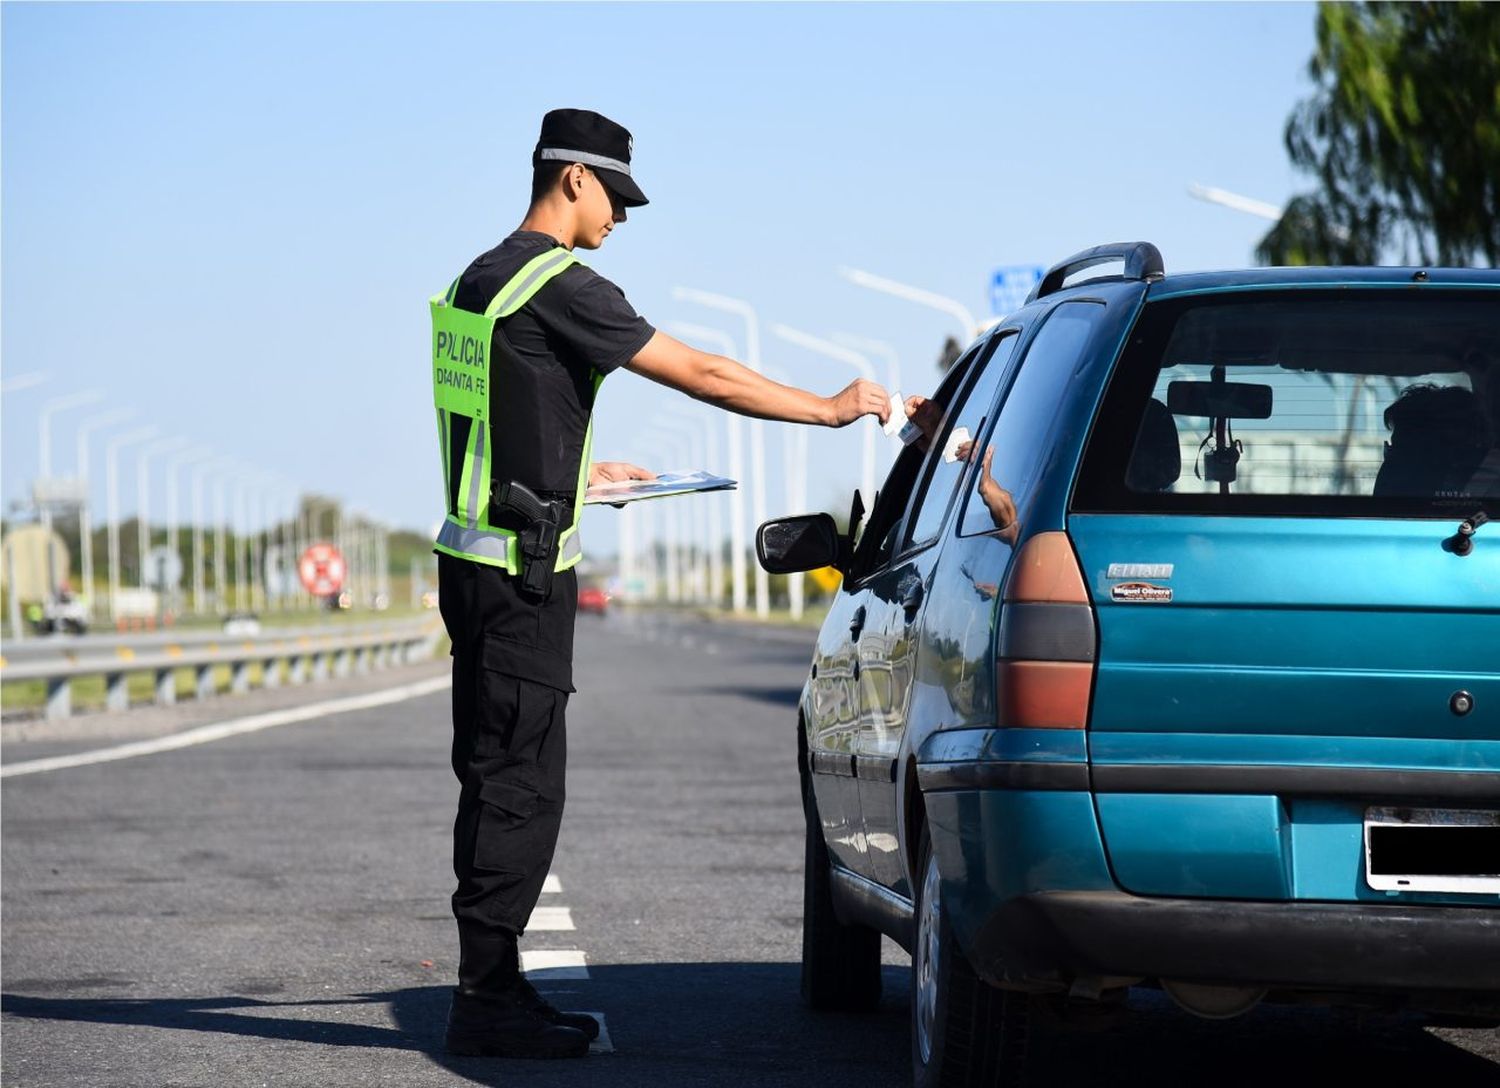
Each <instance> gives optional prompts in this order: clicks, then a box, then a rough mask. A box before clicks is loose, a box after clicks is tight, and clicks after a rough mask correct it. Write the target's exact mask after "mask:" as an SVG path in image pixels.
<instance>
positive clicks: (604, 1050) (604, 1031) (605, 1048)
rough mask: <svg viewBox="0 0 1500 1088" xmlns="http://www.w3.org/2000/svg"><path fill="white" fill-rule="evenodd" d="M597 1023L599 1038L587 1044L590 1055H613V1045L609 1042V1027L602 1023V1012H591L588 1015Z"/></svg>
mask: <svg viewBox="0 0 1500 1088" xmlns="http://www.w3.org/2000/svg"><path fill="white" fill-rule="evenodd" d="M588 1015H589V1016H592V1017H593V1018H594V1019H595V1020H597V1021H599V1038H597V1039H595V1040H594V1041H593V1042H592V1043H590V1044H589V1053H590V1054H613V1053H614V1052H615V1044H614V1043H612V1042H610V1041H609V1025H608V1024H606V1023H605V1022H604V1014H603V1013H602V1012H591V1013H589V1014H588Z"/></svg>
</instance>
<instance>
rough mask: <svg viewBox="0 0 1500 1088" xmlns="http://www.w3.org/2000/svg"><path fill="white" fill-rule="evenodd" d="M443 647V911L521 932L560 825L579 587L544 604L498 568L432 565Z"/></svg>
mask: <svg viewBox="0 0 1500 1088" xmlns="http://www.w3.org/2000/svg"><path fill="white" fill-rule="evenodd" d="M438 601H439V608H440V609H441V611H442V614H443V622H444V624H445V625H446V626H447V628H448V634H449V636H450V637H451V638H452V640H453V651H452V652H453V753H452V758H453V773H454V774H455V775H457V776H458V781H459V786H460V789H459V799H458V816H457V818H456V819H455V821H454V824H453V873H454V875H455V876H456V877H457V878H458V887H457V889H456V890H455V891H454V893H453V914H454V917H455V918H457V920H458V923H459V927H460V928H461V929H463V928H473V929H476V930H484V931H496V930H504V931H507V932H509V933H513V934H516V935H520V933H521V932H522V931H523V930H524V929H525V927H526V921H527V919H528V918H530V917H531V911H532V908H534V907H535V906H536V902H537V899H538V898H539V897H540V896H541V893H542V882H543V881H544V880H545V879H546V877H547V871H548V869H549V868H551V865H552V852H553V850H554V848H555V847H556V845H557V833H558V829H559V827H560V826H561V822H562V811H563V797H564V785H563V780H564V771H565V767H566V763H567V729H566V726H565V724H564V714H565V711H566V709H567V705H568V694H569V693H570V692H571V691H572V690H573V685H572V657H573V622H574V618H575V615H576V613H577V604H578V583H577V579H576V577H575V576H574V575H573V573H572V572H571V571H569V572H565V573H562V574H558V575H556V576H555V577H554V578H553V584H552V591H551V593H550V594H549V596H548V597H547V599H546V600H539V599H536V598H532V597H530V596H529V595H527V594H524V593H522V592H521V591H520V589H519V587H518V585H517V584H516V581H515V580H514V579H512V578H511V577H510V576H508V575H506V574H505V572H503V571H501V570H499V569H497V568H494V567H488V566H484V565H483V564H479V563H473V562H470V561H468V560H464V559H454V558H453V557H451V556H446V555H439V557H438Z"/></svg>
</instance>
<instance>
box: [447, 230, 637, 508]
mask: <svg viewBox="0 0 1500 1088" xmlns="http://www.w3.org/2000/svg"><path fill="white" fill-rule="evenodd" d="M557 245H558V242H557V239H555V238H553V237H551V236H550V235H547V234H542V233H539V232H537V231H529V230H518V231H515V232H514V233H512V234H511V235H510V236H509V237H508V238H506V239H505V240H504V241H503V242H501V243H500V244H499V245H498V246H496V247H495V248H494V249H492V250H490V251H489V252H488V253H484V254H482V255H481V256H479V257H477V258H476V259H475V260H474V263H473V264H471V265H469V267H468V268H467V269H466V270H465V271H464V274H463V276H461V277H460V278H459V282H458V291H457V292H456V293H455V295H454V298H453V304H454V305H455V306H457V307H458V308H459V309H461V310H469V311H470V312H473V313H483V312H484V309H485V307H487V306H488V305H489V304H490V302H492V301H493V300H494V298H495V296H496V295H497V294H499V292H500V290H501V288H503V287H504V286H505V284H506V283H507V282H508V281H509V280H510V278H511V277H512V276H514V275H515V274H516V273H517V272H518V271H519V270H520V269H521V267H522V266H523V265H525V264H526V263H527V262H528V261H530V260H532V259H534V258H535V257H538V256H540V255H541V254H543V253H545V252H547V251H548V250H550V249H554V248H556V247H557ZM655 331H656V330H655V329H653V328H652V327H651V325H650V324H648V323H647V322H646V320H645V319H644V318H642V317H641V316H640V315H639V314H637V313H636V312H635V310H634V309H633V308H631V305H630V303H629V302H627V301H626V300H625V295H624V294H623V293H622V292H621V291H620V289H619V288H618V287H616V286H615V285H614V284H613V283H611V282H610V281H609V280H607V279H605V278H604V277H603V276H601V275H599V273H597V272H595V271H594V270H593V269H591V268H587V267H585V266H583V265H576V264H575V265H573V266H571V267H570V268H568V269H567V271H565V272H563V273H561V274H560V275H558V276H556V277H555V278H554V279H553V280H552V281H551V282H550V283H548V284H547V285H546V286H544V287H543V288H542V289H541V290H540V291H538V292H537V293H536V294H535V295H534V296H532V298H531V300H530V301H529V302H527V303H526V305H525V306H523V307H521V309H520V310H518V311H517V312H516V313H515V314H513V315H511V316H510V317H508V318H506V319H505V320H504V321H503V322H500V323H498V324H497V325H496V327H495V337H494V342H493V343H492V344H491V356H490V358H491V364H490V366H491V390H492V392H491V396H490V429H491V433H492V436H493V439H494V442H495V449H494V450H493V451H492V452H491V454H490V459H491V463H492V464H493V465H494V472H493V476H494V478H495V479H496V480H497V481H500V480H506V479H510V480H519V481H520V482H521V483H523V484H525V485H526V486H527V487H530V488H532V489H533V490H535V491H543V492H548V493H549V494H550V495H552V496H555V497H563V496H566V497H567V498H568V499H571V498H572V497H573V494H574V490H575V488H576V486H577V482H578V475H577V474H578V470H579V464H580V460H581V458H582V456H583V440H584V434H585V432H586V430H587V428H588V422H589V414H590V412H591V411H592V410H593V407H594V379H595V375H596V374H599V375H604V374H608V373H610V371H612V370H616V369H618V368H619V367H621V366H623V365H624V364H625V363H628V362H629V361H630V360H631V359H632V358H634V357H635V355H636V353H637V352H639V351H640V350H641V348H643V347H645V346H646V342H647V341H648V340H650V339H651V337H652V335H653V334H654V333H655ZM455 430H457V429H455ZM454 438H455V440H458V439H463V440H467V435H459V434H457V433H455V435H454ZM459 448H460V449H461V448H462V447H461V446H460V447H459ZM460 463H462V462H461V454H460V455H459V457H453V458H450V460H449V464H455V465H456V464H460ZM500 523H501V524H503V523H504V522H503V520H501V521H500Z"/></svg>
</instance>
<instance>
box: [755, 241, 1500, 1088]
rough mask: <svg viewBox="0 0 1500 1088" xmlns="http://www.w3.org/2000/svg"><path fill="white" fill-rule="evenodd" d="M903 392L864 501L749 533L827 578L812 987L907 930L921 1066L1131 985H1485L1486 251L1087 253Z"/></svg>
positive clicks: (1490, 645) (1492, 349)
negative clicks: (923, 406)
mask: <svg viewBox="0 0 1500 1088" xmlns="http://www.w3.org/2000/svg"><path fill="white" fill-rule="evenodd" d="M1101 271H1104V272H1107V273H1113V274H1104V275H1100V274H1098V273H1099V272H1101ZM933 400H935V401H936V402H937V404H938V405H939V406H940V407H941V416H942V422H941V424H940V425H938V426H937V427H936V429H934V430H932V431H931V433H929V434H928V435H926V436H925V438H924V440H922V441H919V442H918V443H915V444H913V445H911V446H909V447H907V448H906V450H905V452H904V453H902V454H901V456H900V457H899V458H898V459H897V461H896V463H895V465H894V467H893V468H892V470H891V473H890V476H889V478H888V479H887V480H886V482H885V485H884V487H883V489H882V491H881V493H880V495H879V496H878V497H877V499H876V500H875V502H874V504H873V509H871V510H870V511H869V517H868V519H867V520H866V519H864V518H863V517H862V516H861V512H860V511H859V510H858V508H856V512H855V517H854V518H853V519H852V520H853V521H854V522H855V526H853V527H851V530H850V532H849V533H847V534H842V533H840V532H839V531H838V529H837V528H836V527H835V524H834V521H833V519H832V518H830V517H828V516H827V515H826V514H823V515H807V516H799V517H789V518H784V519H780V520H777V521H773V522H768V523H767V524H765V525H763V526H762V527H761V529H760V533H759V537H758V546H759V551H760V556H761V561H762V563H763V564H764V565H765V566H766V567H767V568H768V569H770V570H773V571H780V572H786V571H792V570H810V569H813V568H815V567H819V566H823V565H825V564H831V565H834V566H836V567H838V568H839V569H840V570H841V571H842V572H843V573H844V576H845V577H844V584H843V588H842V589H841V591H840V592H839V593H838V595H837V597H836V599H835V601H834V603H833V605H832V608H831V611H830V612H829V615H828V618H827V621H826V622H825V624H824V626H823V629H822V631H821V633H820V634H819V636H818V642H817V648H816V651H815V654H814V658H813V661H812V666H811V669H810V672H809V676H808V679H807V683H806V686H805V688H804V689H803V692H802V696H801V700H800V705H799V720H798V725H797V736H798V747H799V755H800V759H799V767H800V771H801V775H802V783H803V799H804V807H805V811H806V815H807V854H806V874H805V904H804V933H803V964H802V986H803V992H804V995H805V996H806V998H807V1000H808V1001H809V1002H810V1003H811V1004H812V1005H814V1006H815V1007H820V1008H844V1009H857V1008H863V1007H870V1006H871V1005H873V1004H874V1002H875V1001H876V1000H877V999H878V997H879V991H880V951H879V937H880V934H882V933H884V934H887V935H889V936H891V937H892V938H894V939H895V940H896V941H898V942H899V943H901V944H902V945H903V946H904V947H905V948H906V949H907V950H908V951H910V952H911V954H912V957H913V970H912V1002H911V1007H912V1058H913V1068H914V1070H915V1075H916V1083H917V1084H918V1085H923V1086H925V1085H936V1084H949V1083H952V1084H984V1083H992V1082H995V1081H996V1080H997V1079H1003V1078H1004V1077H1006V1076H1007V1075H1008V1074H1012V1073H1014V1072H1015V1071H1016V1068H1017V1066H1018V1063H1020V1062H1021V1060H1022V1058H1023V1054H1024V1048H1025V1040H1026V1038H1027V1034H1028V1033H1027V1020H1028V1017H1029V1016H1030V1015H1031V1014H1032V1013H1033V1012H1034V1011H1035V1010H1036V1009H1037V1007H1038V1006H1039V1005H1043V1004H1046V1003H1048V1002H1051V1003H1057V1002H1059V1001H1060V1000H1062V999H1063V998H1066V999H1067V1000H1068V1002H1069V1003H1070V1004H1072V1005H1074V1006H1076V1005H1077V1004H1078V1003H1079V1002H1088V1001H1099V1002H1103V1003H1106V1004H1107V1003H1110V1002H1112V1001H1118V1000H1119V998H1120V996H1121V995H1123V994H1124V993H1125V991H1126V990H1127V989H1128V988H1129V987H1132V986H1138V985H1146V986H1157V987H1160V988H1162V989H1163V990H1165V991H1166V992H1167V993H1168V994H1170V995H1171V996H1172V998H1173V999H1174V1000H1176V1001H1177V1003H1178V1004H1180V1005H1182V1006H1183V1007H1184V1008H1186V1009H1188V1010H1189V1011H1190V1012H1194V1013H1197V1014H1200V1015H1203V1016H1208V1017H1228V1016H1233V1015H1236V1014H1238V1013H1241V1012H1244V1011H1247V1010H1249V1009H1250V1008H1252V1007H1253V1006H1255V1005H1256V1004H1257V1003H1258V1002H1260V1001H1299V1002H1313V1003H1323V1004H1350V1005H1360V1006H1364V1007H1379V1008H1392V1007H1394V1008H1416V1009H1425V1010H1432V1011H1435V1012H1438V1013H1445V1014H1452V1015H1460V1016H1464V1017H1470V1018H1473V1017H1478V1018H1481V1019H1482V1018H1487V1017H1490V1018H1493V1017H1500V525H1493V526H1486V522H1488V521H1489V520H1490V519H1491V518H1500V272H1496V271H1493V270H1488V271H1460V270H1450V269H1436V268H1433V269H1412V268H1407V269H1398V268H1361V269H1349V268H1320V269H1257V270H1254V271H1244V272H1229V273H1215V274H1192V275H1180V276H1168V275H1165V274H1164V271H1163V265H1162V260H1161V256H1160V254H1159V253H1158V252H1157V250H1156V249H1155V247H1153V246H1151V245H1149V244H1147V243H1126V244H1120V245H1109V246H1100V247H1097V248H1095V249H1093V250H1089V251H1087V252H1085V253H1081V254H1078V255H1077V256H1075V257H1072V258H1069V259H1068V260H1067V261H1064V262H1062V263H1061V264H1059V265H1057V266H1056V267H1054V268H1052V269H1051V270H1050V271H1048V272H1047V274H1046V275H1045V276H1044V277H1043V279H1042V280H1041V282H1040V283H1039V284H1038V286H1037V288H1036V290H1035V291H1034V292H1033V293H1032V296H1031V298H1030V299H1029V300H1028V302H1027V304H1026V305H1025V306H1024V307H1023V308H1022V309H1021V310H1019V311H1017V312H1016V313H1014V314H1012V315H1011V316H1010V317H1009V318H1007V319H1005V320H1004V321H1002V322H1000V323H999V324H998V325H997V326H996V327H995V328H994V329H992V330H991V331H989V332H987V333H986V334H984V335H983V336H981V337H980V338H979V339H978V340H977V341H976V342H975V343H974V344H973V345H971V346H970V347H969V349H968V350H967V352H966V353H965V354H964V355H963V357H962V358H961V359H960V360H959V361H958V362H957V363H956V364H955V365H954V366H953V368H952V369H951V370H950V371H949V373H948V374H947V376H946V377H945V379H944V381H943V383H942V385H941V388H940V389H939V390H938V392H937V393H936V394H935V395H934V397H933ZM856 529H857V531H856Z"/></svg>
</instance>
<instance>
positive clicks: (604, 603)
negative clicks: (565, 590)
mask: <svg viewBox="0 0 1500 1088" xmlns="http://www.w3.org/2000/svg"><path fill="white" fill-rule="evenodd" d="M578 611H580V612H592V613H594V614H595V615H596V616H603V615H605V614H606V613H607V612H608V611H609V594H608V593H606V592H604V590H602V589H600V588H599V587H598V586H582V587H580V589H579V590H578Z"/></svg>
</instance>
